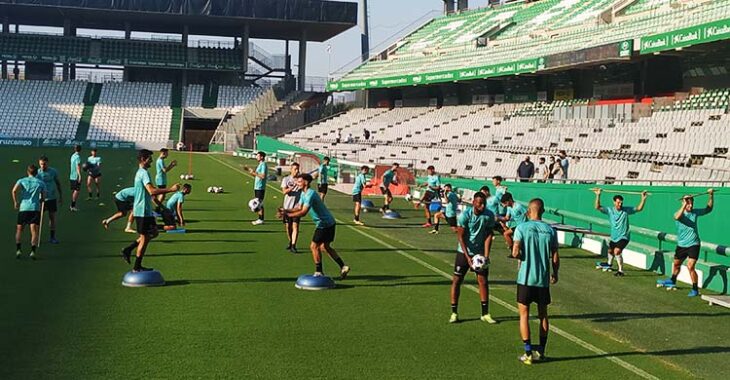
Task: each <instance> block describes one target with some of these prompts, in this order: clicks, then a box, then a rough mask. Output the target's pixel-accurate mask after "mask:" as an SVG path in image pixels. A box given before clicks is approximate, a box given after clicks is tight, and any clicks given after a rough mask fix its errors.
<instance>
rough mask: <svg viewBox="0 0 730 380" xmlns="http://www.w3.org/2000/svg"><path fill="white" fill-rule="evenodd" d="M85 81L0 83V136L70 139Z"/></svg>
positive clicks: (81, 109)
mask: <svg viewBox="0 0 730 380" xmlns="http://www.w3.org/2000/svg"><path fill="white" fill-rule="evenodd" d="M85 90H86V83H85V82H44V81H0V99H2V101H0V135H3V136H6V137H29V138H62V139H65V138H74V136H75V135H76V130H77V128H78V126H79V121H80V120H81V114H82V112H83V109H84V103H83V100H84V92H85Z"/></svg>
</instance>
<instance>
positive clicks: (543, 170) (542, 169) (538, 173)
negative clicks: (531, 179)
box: [535, 157, 550, 183]
mask: <svg viewBox="0 0 730 380" xmlns="http://www.w3.org/2000/svg"><path fill="white" fill-rule="evenodd" d="M549 175H550V168H549V167H548V165H547V164H546V163H545V157H540V159H539V160H538V163H537V169H535V177H536V178H537V182H538V183H545V182H546V181H547V180H548V176H549Z"/></svg>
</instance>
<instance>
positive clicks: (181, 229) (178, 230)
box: [165, 228, 187, 234]
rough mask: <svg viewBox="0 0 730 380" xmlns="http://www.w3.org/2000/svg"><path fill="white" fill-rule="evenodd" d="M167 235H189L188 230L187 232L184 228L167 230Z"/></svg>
mask: <svg viewBox="0 0 730 380" xmlns="http://www.w3.org/2000/svg"><path fill="white" fill-rule="evenodd" d="M165 233H168V234H184V233H187V230H185V229H184V228H175V229H172V230H168V229H165Z"/></svg>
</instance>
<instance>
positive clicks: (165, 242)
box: [155, 239, 254, 244]
mask: <svg viewBox="0 0 730 380" xmlns="http://www.w3.org/2000/svg"><path fill="white" fill-rule="evenodd" d="M181 242H183V243H185V244H188V243H239V244H250V243H254V241H253V240H234V239H214V240H207V239H202V240H198V239H195V240H189V239H187V240H184V241H181V240H160V241H155V243H162V244H175V243H181Z"/></svg>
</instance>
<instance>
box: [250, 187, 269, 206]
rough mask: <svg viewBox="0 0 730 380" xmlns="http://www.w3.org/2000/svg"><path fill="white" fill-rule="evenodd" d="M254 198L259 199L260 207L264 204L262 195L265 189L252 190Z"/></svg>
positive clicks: (264, 193)
mask: <svg viewBox="0 0 730 380" xmlns="http://www.w3.org/2000/svg"><path fill="white" fill-rule="evenodd" d="M253 194H254V198H256V199H258V200H260V201H261V207H263V206H264V196H265V195H266V190H254V191H253Z"/></svg>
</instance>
